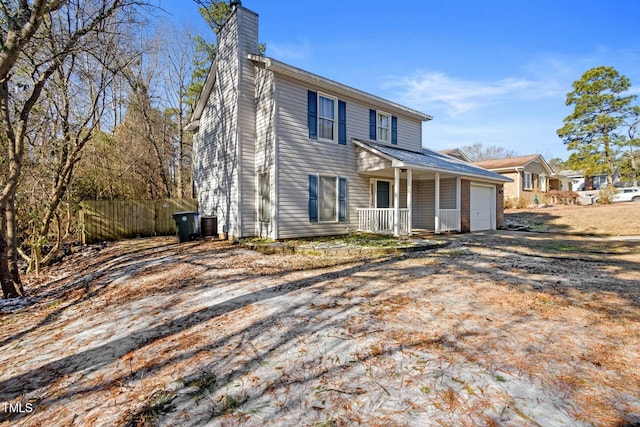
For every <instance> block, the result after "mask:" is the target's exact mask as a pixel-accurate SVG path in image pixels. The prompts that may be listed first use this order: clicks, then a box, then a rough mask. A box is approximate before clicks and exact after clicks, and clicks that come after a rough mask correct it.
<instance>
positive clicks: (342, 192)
mask: <svg viewBox="0 0 640 427" xmlns="http://www.w3.org/2000/svg"><path fill="white" fill-rule="evenodd" d="M346 220H347V178H342V177H340V178H338V221H346Z"/></svg>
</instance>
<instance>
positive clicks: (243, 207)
mask: <svg viewBox="0 0 640 427" xmlns="http://www.w3.org/2000/svg"><path fill="white" fill-rule="evenodd" d="M428 120H431V117H430V116H429V115H427V114H424V113H422V112H419V111H416V110H413V109H411V108H407V107H405V106H402V105H399V104H397V103H394V102H390V101H387V100H385V99H382V98H380V97H377V96H375V95H372V94H369V93H365V92H363V91H360V90H358V89H355V88H352V87H349V86H347V85H344V84H341V83H337V82H335V81H332V80H330V79H327V78H324V77H321V76H318V75H316V74H313V73H310V72H308V71H304V70H301V69H299V68H296V67H293V66H291V65H288V64H285V63H282V62H280V61H277V60H275V59H272V58H268V57H264V56H260V55H258V16H257V15H256V14H255V13H254V12H252V11H250V10H248V9H245V8H244V7H242V6H237V7H235V9H234V10H233V13H232V14H231V16H230V17H229V19H228V20H227V22H226V23H225V25H224V26H223V27H222V28H221V29H220V31H219V33H218V52H217V58H216V60H215V62H214V63H213V65H212V68H211V72H210V74H209V76H208V78H207V81H206V83H205V86H204V89H203V92H202V94H201V96H200V98H199V101H198V103H197V106H196V108H195V110H194V113H193V116H192V118H191V121H190V124H189V125H188V127H187V129H189V130H191V131H193V132H194V148H193V150H194V159H193V160H194V180H195V186H196V190H197V194H198V200H199V206H200V207H199V209H200V213H201V215H207V216H209V215H215V216H217V218H218V222H217V223H218V232H219V233H224V234H226V235H228V236H230V237H236V238H239V237H248V236H260V237H268V238H273V239H282V238H293V237H303V236H321V235H335V234H344V233H348V232H351V231H357V230H361V231H370V232H381V233H393V234H395V235H400V234H410V233H412V232H413V231H414V230H416V229H421V230H430V231H434V232H441V231H452V230H456V231H471V230H486V229H495V228H496V227H498V226H499V225H500V224H501V222H502V219H503V218H502V210H503V209H502V208H503V203H502V201H503V199H502V184H503V183H505V182H508V181H509V179H508V178H504V177H503V176H501V175H499V174H496V173H493V172H490V171H487V170H485V169H482V168H479V167H477V166H473V165H471V164H468V163H466V162H463V161H460V160H458V159H455V158H453V157H450V156H447V155H443V154H439V153H436V152H434V151H431V150H428V149H425V148H423V147H422V123H423V122H424V121H428Z"/></svg>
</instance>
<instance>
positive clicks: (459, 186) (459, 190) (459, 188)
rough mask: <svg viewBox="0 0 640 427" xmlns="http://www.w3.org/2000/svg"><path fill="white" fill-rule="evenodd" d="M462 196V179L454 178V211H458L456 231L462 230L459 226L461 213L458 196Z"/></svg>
mask: <svg viewBox="0 0 640 427" xmlns="http://www.w3.org/2000/svg"><path fill="white" fill-rule="evenodd" d="M461 194H462V179H461V178H460V177H459V176H458V177H456V210H457V211H458V225H457V227H458V231H460V230H462V227H461V226H460V218H462V213H461V212H460V206H461V205H460V195H461Z"/></svg>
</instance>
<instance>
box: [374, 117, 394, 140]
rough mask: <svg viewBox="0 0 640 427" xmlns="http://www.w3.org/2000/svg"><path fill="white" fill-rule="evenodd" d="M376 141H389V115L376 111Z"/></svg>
mask: <svg viewBox="0 0 640 427" xmlns="http://www.w3.org/2000/svg"><path fill="white" fill-rule="evenodd" d="M376 123H377V125H378V133H377V136H378V141H380V142H391V115H389V114H386V113H382V112H380V111H378V120H377V121H376Z"/></svg>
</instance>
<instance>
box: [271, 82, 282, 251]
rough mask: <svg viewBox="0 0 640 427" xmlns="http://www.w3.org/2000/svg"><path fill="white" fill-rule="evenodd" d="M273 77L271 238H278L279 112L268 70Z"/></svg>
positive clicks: (275, 91) (276, 84)
mask: <svg viewBox="0 0 640 427" xmlns="http://www.w3.org/2000/svg"><path fill="white" fill-rule="evenodd" d="M269 73H271V77H272V78H273V80H272V81H273V87H272V96H273V110H274V111H273V121H274V123H275V127H274V135H273V176H274V179H273V181H274V182H273V230H272V233H273V239H274V240H278V239H279V238H280V220H279V218H280V192H279V191H278V189H279V187H280V161H279V160H278V159H279V158H280V155H279V151H280V142H279V141H280V137H279V135H280V132H279V129H280V114H278V111H279V109H278V97H277V96H276V94H277V93H278V79H276V78H275V73H273V71H269Z"/></svg>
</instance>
